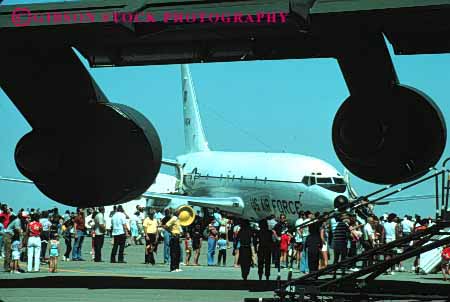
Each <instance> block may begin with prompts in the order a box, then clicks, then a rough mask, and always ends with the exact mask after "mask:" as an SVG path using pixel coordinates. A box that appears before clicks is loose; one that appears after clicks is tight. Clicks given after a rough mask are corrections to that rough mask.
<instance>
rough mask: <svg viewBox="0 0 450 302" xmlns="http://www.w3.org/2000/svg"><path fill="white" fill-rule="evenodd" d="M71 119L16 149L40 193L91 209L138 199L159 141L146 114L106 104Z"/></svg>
mask: <svg viewBox="0 0 450 302" xmlns="http://www.w3.org/2000/svg"><path fill="white" fill-rule="evenodd" d="M73 115H74V116H72V117H68V122H67V123H66V125H62V126H61V125H60V126H61V127H60V128H55V129H33V130H32V131H31V132H29V133H27V134H26V135H25V136H24V137H23V138H22V139H21V140H20V141H19V143H18V144H17V146H16V151H15V160H16V164H17V167H18V168H19V170H20V172H21V173H23V174H24V175H25V176H26V177H28V178H29V179H31V180H33V181H34V182H35V183H36V186H37V187H38V188H39V190H41V191H42V193H44V194H45V195H46V196H48V197H49V198H51V199H53V200H55V201H58V202H61V203H64V204H67V205H71V206H80V207H88V206H99V205H110V204H114V203H122V202H126V201H129V200H132V199H135V198H136V197H139V195H141V194H142V193H144V192H145V191H146V190H147V189H148V187H150V186H151V185H152V184H153V181H154V180H155V178H156V175H157V174H158V172H159V169H160V167H161V156H162V154H161V142H160V140H159V137H158V134H157V132H156V130H155V128H154V127H153V126H152V124H151V123H150V122H149V121H148V120H147V119H146V118H145V117H144V116H143V115H142V114H140V113H139V112H137V111H136V110H134V109H132V108H130V107H127V106H125V105H121V104H113V103H102V104H92V105H88V106H86V108H83V110H82V111H78V112H74V114H73ZM74 123H75V124H74Z"/></svg>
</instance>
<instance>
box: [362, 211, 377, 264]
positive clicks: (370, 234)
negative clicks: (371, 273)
mask: <svg viewBox="0 0 450 302" xmlns="http://www.w3.org/2000/svg"><path fill="white" fill-rule="evenodd" d="M374 225H375V220H374V219H373V217H368V218H367V223H366V224H365V225H364V229H363V236H364V240H363V247H364V251H366V252H367V251H369V250H371V249H372V248H373V246H374V240H375V230H374ZM372 264H373V259H369V260H368V261H364V263H363V267H367V266H370V265H372Z"/></svg>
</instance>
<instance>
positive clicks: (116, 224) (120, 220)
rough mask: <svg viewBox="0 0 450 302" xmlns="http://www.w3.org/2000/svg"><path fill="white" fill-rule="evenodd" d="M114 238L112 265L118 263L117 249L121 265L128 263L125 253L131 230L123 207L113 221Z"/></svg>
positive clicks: (118, 208) (118, 209) (118, 210)
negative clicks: (124, 256)
mask: <svg viewBox="0 0 450 302" xmlns="http://www.w3.org/2000/svg"><path fill="white" fill-rule="evenodd" d="M111 223H112V236H113V238H114V245H113V248H112V251H111V263H116V254H117V249H119V257H118V260H119V261H118V262H119V263H126V262H125V261H124V258H123V252H124V250H125V242H126V238H127V237H128V236H129V229H128V224H127V218H126V216H125V214H124V211H123V208H122V206H121V205H119V206H118V207H117V212H116V213H114V215H113V217H112V219H111Z"/></svg>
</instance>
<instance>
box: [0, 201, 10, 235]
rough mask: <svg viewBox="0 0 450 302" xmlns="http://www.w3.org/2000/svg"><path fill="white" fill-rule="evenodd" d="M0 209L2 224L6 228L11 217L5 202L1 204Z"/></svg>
mask: <svg viewBox="0 0 450 302" xmlns="http://www.w3.org/2000/svg"><path fill="white" fill-rule="evenodd" d="M1 210H2V211H1V213H0V217H3V226H4V227H5V229H6V228H7V227H8V225H9V221H10V219H11V211H10V210H9V209H8V205H7V204H2V207H1Z"/></svg>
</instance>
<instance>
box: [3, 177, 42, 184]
mask: <svg viewBox="0 0 450 302" xmlns="http://www.w3.org/2000/svg"><path fill="white" fill-rule="evenodd" d="M0 180H3V181H11V182H21V183H27V184H32V183H34V182H32V181H31V180H29V179H19V178H12V177H3V176H0Z"/></svg>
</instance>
